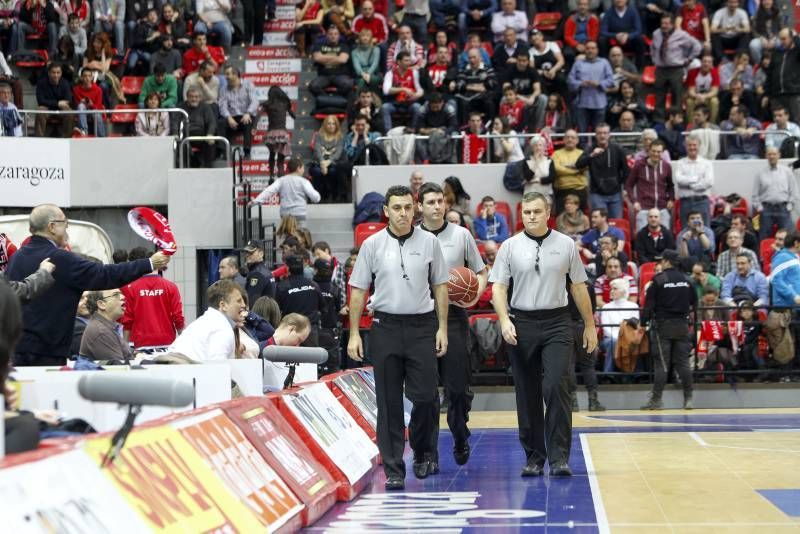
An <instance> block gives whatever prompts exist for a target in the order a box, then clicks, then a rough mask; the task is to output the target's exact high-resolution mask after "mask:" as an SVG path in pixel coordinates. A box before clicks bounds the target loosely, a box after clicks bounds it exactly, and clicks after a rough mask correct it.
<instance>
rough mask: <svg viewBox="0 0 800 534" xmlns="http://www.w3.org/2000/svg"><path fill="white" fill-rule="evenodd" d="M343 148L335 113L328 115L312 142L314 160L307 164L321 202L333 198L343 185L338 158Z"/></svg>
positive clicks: (342, 138) (342, 137)
mask: <svg viewBox="0 0 800 534" xmlns="http://www.w3.org/2000/svg"><path fill="white" fill-rule="evenodd" d="M343 150H344V135H343V134H342V127H341V124H339V119H337V118H336V115H328V116H327V117H325V120H323V121H322V126H321V127H320V129H319V131H318V132H317V138H316V141H315V142H314V161H313V162H312V163H311V165H309V173H310V174H311V183H312V184H313V185H314V189H316V190H317V191H319V194H320V196H322V201H323V202H326V201H327V202H330V201H332V200H333V199H334V197H335V196H336V195H337V193H338V192H339V191H340V189H341V188H342V187H343V184H342V179H341V176H340V175H341V172H340V171H339V168H338V166H337V165H338V163H339V160H341V158H342V152H343Z"/></svg>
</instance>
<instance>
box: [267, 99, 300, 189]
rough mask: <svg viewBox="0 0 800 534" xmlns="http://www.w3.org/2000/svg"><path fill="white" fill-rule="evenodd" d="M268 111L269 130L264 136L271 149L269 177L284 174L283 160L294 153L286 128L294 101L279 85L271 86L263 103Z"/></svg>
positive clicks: (292, 114) (292, 113)
mask: <svg viewBox="0 0 800 534" xmlns="http://www.w3.org/2000/svg"><path fill="white" fill-rule="evenodd" d="M262 107H263V109H264V111H265V112H266V113H267V121H268V125H269V130H267V134H266V136H265V137H264V143H265V144H266V145H267V148H268V149H269V177H270V178H274V177H275V176H281V175H282V174H283V162H284V161H285V159H286V158H287V157H289V156H291V155H292V145H291V140H292V139H291V136H290V135H289V131H288V130H287V129H286V116H287V115H291V116H292V118H294V112H293V111H292V102H291V101H290V100H289V96H288V95H287V94H286V93H285V92H284V91H283V89H281V88H280V87H278V86H277V85H273V86H272V87H270V88H269V92H268V93H267V101H266V102H264V103H263V104H262Z"/></svg>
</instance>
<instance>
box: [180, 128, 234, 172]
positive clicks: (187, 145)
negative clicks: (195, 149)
mask: <svg viewBox="0 0 800 534" xmlns="http://www.w3.org/2000/svg"><path fill="white" fill-rule="evenodd" d="M197 141H204V142H208V141H213V142H214V147H215V148H216V145H217V143H222V145H223V146H224V147H225V166H226V167H230V165H231V142H230V141H228V139H227V138H225V137H222V136H219V135H191V136H189V137H184V138H183V139H181V142H180V144H179V145H178V163H179V166H180V168H181V169H186V168H188V167H189V166H188V165H187V163H190V162H191V146H192V145H191V143H192V142H197ZM187 155H188V156H189V157H188V158H187V157H185V156H187Z"/></svg>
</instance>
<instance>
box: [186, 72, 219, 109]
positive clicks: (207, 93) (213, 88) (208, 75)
mask: <svg viewBox="0 0 800 534" xmlns="http://www.w3.org/2000/svg"><path fill="white" fill-rule="evenodd" d="M216 69H217V67H216V65H215V64H214V62H213V61H208V60H206V61H203V62H202V63H200V68H198V69H197V70H196V71H195V72H193V73H191V74H189V75H188V76H186V79H185V80H184V81H183V99H184V100H187V99H188V96H189V90H190V89H197V92H198V93H199V94H200V100H201V101H202V102H203V104H207V105H209V106H211V108H212V109H213V110H214V115H215V116H216V115H218V114H219V93H220V82H219V78H218V77H217V76H216V75H215V74H214V72H215V71H216Z"/></svg>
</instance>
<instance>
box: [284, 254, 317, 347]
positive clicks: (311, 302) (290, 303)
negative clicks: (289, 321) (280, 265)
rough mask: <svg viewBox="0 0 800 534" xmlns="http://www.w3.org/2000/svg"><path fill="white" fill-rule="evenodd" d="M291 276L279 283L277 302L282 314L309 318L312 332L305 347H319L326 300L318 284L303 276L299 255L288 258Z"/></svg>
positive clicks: (301, 259)
mask: <svg viewBox="0 0 800 534" xmlns="http://www.w3.org/2000/svg"><path fill="white" fill-rule="evenodd" d="M286 266H287V267H288V268H289V276H288V277H287V278H286V279H285V280H281V281H280V283H278V289H277V291H276V295H275V301H276V302H277V303H278V307H279V308H280V310H281V314H283V315H288V314H290V313H299V314H300V315H304V316H305V317H307V318H308V320H309V322H310V323H311V332H310V333H309V334H308V337H307V338H306V340H305V341H304V342H303V346H304V347H318V346H319V326H320V318H321V316H322V314H324V313H325V299H324V297H323V296H322V290H320V288H319V286H318V285H317V283H316V282H314V281H312V280H309V279H307V278H306V277H305V275H304V274H303V267H304V264H303V258H302V257H301V256H298V255H294V256H289V257H288V258H286Z"/></svg>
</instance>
